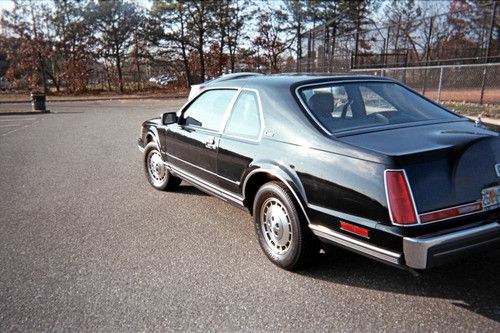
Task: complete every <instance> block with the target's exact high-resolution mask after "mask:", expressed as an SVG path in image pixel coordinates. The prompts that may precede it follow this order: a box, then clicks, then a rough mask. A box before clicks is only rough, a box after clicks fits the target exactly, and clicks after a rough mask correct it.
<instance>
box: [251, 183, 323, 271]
mask: <svg viewBox="0 0 500 333" xmlns="http://www.w3.org/2000/svg"><path fill="white" fill-rule="evenodd" d="M253 212H254V222H255V231H256V233H257V237H258V239H259V243H260V246H261V248H262V250H263V251H264V253H265V254H266V256H267V257H268V258H269V259H270V260H271V261H272V262H273V263H274V264H276V265H277V266H279V267H281V268H284V269H289V270H292V269H296V268H299V267H301V266H304V265H305V264H307V263H309V262H310V260H311V259H312V257H313V255H314V254H315V253H317V252H318V251H319V247H318V245H317V244H318V243H317V240H316V239H315V238H314V235H312V234H311V232H310V230H309V229H308V228H307V223H306V221H304V218H303V217H302V214H300V213H299V212H298V211H297V208H296V205H295V202H294V200H293V197H292V193H291V192H290V190H289V189H288V188H287V187H286V186H285V185H284V184H282V183H280V182H270V183H267V184H265V185H263V186H262V187H261V188H260V189H259V191H258V192H257V194H256V197H255V201H254V206H253Z"/></svg>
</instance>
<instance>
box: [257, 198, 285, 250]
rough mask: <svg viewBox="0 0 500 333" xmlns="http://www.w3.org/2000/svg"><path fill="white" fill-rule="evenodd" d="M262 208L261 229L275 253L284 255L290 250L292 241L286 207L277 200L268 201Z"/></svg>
mask: <svg viewBox="0 0 500 333" xmlns="http://www.w3.org/2000/svg"><path fill="white" fill-rule="evenodd" d="M262 207H263V209H262V214H261V228H262V232H263V234H264V239H265V240H266V243H267V244H268V245H269V247H270V248H271V249H272V250H273V251H274V252H275V253H277V254H282V253H284V252H286V251H287V250H288V248H289V247H290V244H291V240H292V229H291V224H290V218H289V216H288V212H287V210H286V207H285V206H284V205H283V204H282V203H281V202H280V201H279V200H278V199H276V198H269V199H267V200H266V201H265V202H264V203H263V205H262Z"/></svg>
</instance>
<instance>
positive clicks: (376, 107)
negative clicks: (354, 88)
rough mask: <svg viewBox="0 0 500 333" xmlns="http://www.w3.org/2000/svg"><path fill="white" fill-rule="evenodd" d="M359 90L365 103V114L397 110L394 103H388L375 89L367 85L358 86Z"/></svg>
mask: <svg viewBox="0 0 500 333" xmlns="http://www.w3.org/2000/svg"><path fill="white" fill-rule="evenodd" d="M359 92H360V93H361V97H362V98H363V102H364V103H365V109H366V114H367V115H369V114H372V113H376V112H389V111H390V112H396V111H398V110H397V109H396V107H395V106H394V105H392V104H391V103H389V102H388V101H387V100H386V99H385V98H383V97H382V96H380V95H379V94H377V93H376V92H375V91H373V90H371V89H369V88H367V87H363V86H361V87H359Z"/></svg>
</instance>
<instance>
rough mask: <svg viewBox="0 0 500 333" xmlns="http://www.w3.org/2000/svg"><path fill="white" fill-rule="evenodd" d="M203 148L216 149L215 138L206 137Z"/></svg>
mask: <svg viewBox="0 0 500 333" xmlns="http://www.w3.org/2000/svg"><path fill="white" fill-rule="evenodd" d="M205 147H207V148H208V149H217V145H216V144H215V137H213V136H209V137H207V138H206V139H205Z"/></svg>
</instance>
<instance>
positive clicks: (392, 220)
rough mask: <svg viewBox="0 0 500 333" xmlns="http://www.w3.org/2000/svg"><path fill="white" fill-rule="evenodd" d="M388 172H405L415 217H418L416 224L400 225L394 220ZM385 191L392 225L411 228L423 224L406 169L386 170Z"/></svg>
mask: <svg viewBox="0 0 500 333" xmlns="http://www.w3.org/2000/svg"><path fill="white" fill-rule="evenodd" d="M388 171H402V172H403V174H404V176H405V180H406V184H407V185H408V190H409V191H410V196H411V202H412V204H413V210H414V212H415V215H416V217H417V223H416V224H398V223H394V218H393V216H392V211H391V203H390V201H389V192H388V191H387V172H388ZM384 189H385V199H386V201H387V209H388V210H389V217H390V218H391V223H392V224H393V225H397V226H401V227H411V226H416V225H420V224H422V222H421V221H420V215H418V210H417V205H416V204H415V198H414V196H413V191H412V189H411V185H410V182H409V180H408V176H407V175H406V171H405V169H385V170H384Z"/></svg>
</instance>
